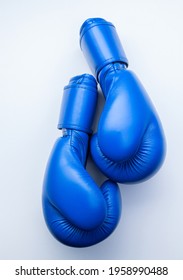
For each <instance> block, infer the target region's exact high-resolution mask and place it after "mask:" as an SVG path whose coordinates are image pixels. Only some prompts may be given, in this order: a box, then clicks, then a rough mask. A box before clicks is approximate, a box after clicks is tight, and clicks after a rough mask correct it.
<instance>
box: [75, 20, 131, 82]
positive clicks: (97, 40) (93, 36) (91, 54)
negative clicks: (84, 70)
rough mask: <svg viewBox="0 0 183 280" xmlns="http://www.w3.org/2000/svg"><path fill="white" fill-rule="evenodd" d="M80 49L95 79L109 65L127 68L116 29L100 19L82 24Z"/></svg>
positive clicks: (126, 61)
mask: <svg viewBox="0 0 183 280" xmlns="http://www.w3.org/2000/svg"><path fill="white" fill-rule="evenodd" d="M80 47H81V49H82V51H83V53H84V55H85V57H86V60H87V61H88V64H89V65H90V68H91V70H92V72H93V74H94V75H95V76H96V77H97V78H98V74H99V72H100V70H101V69H102V68H103V67H104V66H106V65H107V64H109V63H112V62H121V63H124V64H126V66H128V60H127V58H126V55H125V52H124V50H123V47H122V45H121V42H120V40H119V37H118V34H117V32H116V28H115V27H114V25H113V24H112V23H110V22H107V21H106V20H104V19H102V18H91V19H87V20H86V21H85V22H84V23H83V25H82V26H81V29H80Z"/></svg>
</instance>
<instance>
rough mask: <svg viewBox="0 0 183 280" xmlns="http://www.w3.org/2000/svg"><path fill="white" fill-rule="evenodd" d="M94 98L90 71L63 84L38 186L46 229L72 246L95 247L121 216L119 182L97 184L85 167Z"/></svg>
mask: <svg viewBox="0 0 183 280" xmlns="http://www.w3.org/2000/svg"><path fill="white" fill-rule="evenodd" d="M96 102H97V88H96V81H95V79H94V78H93V77H92V76H91V75H87V74H85V75H81V76H76V77H74V78H72V79H71V80H70V82H69V85H68V86H66V87H65V88H64V93H63V100H62V107H61V112H60V118H59V124H58V128H59V129H61V130H62V136H61V137H60V138H59V139H58V140H57V141H56V143H55V145H54V147H53V150H52V152H51V155H50V158H49V161H48V164H47V168H46V172H45V177H44V184H43V196H42V198H43V199H42V201H43V213H44V217H45V221H46V223H47V226H48V228H49V230H50V231H51V233H52V234H53V235H54V236H55V237H56V238H57V239H58V240H59V241H60V242H62V243H64V244H66V245H69V246H73V247H85V246H91V245H94V244H96V243H98V242H100V241H102V240H104V239H105V238H107V237H108V236H109V235H110V234H111V233H112V232H113V230H114V229H115V228H116V226H117V224H118V221H119V219H120V214H121V196H120V191H119V188H118V185H117V184H116V183H114V182H112V181H110V180H108V181H106V182H104V183H103V185H102V186H101V188H99V187H98V186H97V185H96V183H95V182H94V180H93V179H92V178H91V176H90V175H89V174H88V172H87V171H86V169H85V164H86V158H87V150H88V141H89V134H90V133H91V126H92V121H93V116H94V113H95V107H96Z"/></svg>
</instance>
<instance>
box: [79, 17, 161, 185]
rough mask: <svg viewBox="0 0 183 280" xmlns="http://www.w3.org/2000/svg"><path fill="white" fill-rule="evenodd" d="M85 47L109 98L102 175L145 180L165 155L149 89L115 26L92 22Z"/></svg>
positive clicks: (100, 147)
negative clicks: (132, 66)
mask: <svg viewBox="0 0 183 280" xmlns="http://www.w3.org/2000/svg"><path fill="white" fill-rule="evenodd" d="M80 46H81V49H82V51H83V53H84V55H85V57H86V60H87V61H88V64H89V66H90V68H91V71H92V72H93V74H94V75H95V77H96V79H97V80H98V82H99V84H100V87H101V89H102V92H103V94H104V97H105V105H104V108H103V111H102V114H101V116H100V120H99V124H98V129H97V133H96V134H95V135H94V136H93V137H92V140H91V154H92V157H93V160H94V162H95V163H96V165H97V166H98V167H99V168H100V170H101V171H102V172H103V173H104V174H105V175H106V176H107V177H108V178H110V179H112V180H114V181H116V182H120V183H133V182H139V181H143V180H145V179H147V178H150V176H152V175H153V174H155V173H156V172H157V171H158V169H159V168H160V166H161V165H162V162H163V159H164V156H165V146H166V145H165V137H164V133H163V129H162V125H161V123H160V120H159V118H158V115H157V112H156V110H155V108H154V106H153V105H152V102H151V101H150V99H149V97H148V95H147V93H146V91H145V89H144V87H143V85H142V84H141V82H140V81H139V79H138V78H137V76H136V75H135V74H134V73H133V72H132V71H130V70H128V69H127V67H128V60H127V58H126V55H125V53H124V50H123V47H122V45H121V42H120V40H119V37H118V34H117V32H116V29H115V27H114V25H113V24H112V23H110V22H107V21H105V20H104V19H101V18H92V19H88V20H86V21H85V22H84V23H83V25H82V26H81V29H80Z"/></svg>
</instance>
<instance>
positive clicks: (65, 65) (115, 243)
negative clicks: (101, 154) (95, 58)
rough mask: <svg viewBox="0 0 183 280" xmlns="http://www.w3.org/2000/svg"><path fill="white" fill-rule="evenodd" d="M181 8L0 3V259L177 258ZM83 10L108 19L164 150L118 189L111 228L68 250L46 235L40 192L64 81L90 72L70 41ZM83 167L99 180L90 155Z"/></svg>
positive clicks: (181, 240) (182, 170) (181, 184)
mask: <svg viewBox="0 0 183 280" xmlns="http://www.w3.org/2000/svg"><path fill="white" fill-rule="evenodd" d="M182 12H183V2H182V1H181V0H180V1H179V0H174V1H171V0H166V1H165V0H159V1H156V0H149V1H145V0H139V1H136V0H114V1H111V0H110V1H109V0H101V1H100V0H92V1H87V0H77V1H74V0H73V1H69V0H63V1H62V0H50V1H46V0H32V1H28V0H27V1H23V0H22V1H20V0H16V1H14V0H12V1H11V0H6V1H5V0H4V1H3V0H0V259H67V260H69V259H72V260H74V259H76V260H79V259H183V202H182V201H183V165H182V159H183V149H182V145H183V132H182V130H183V125H182V121H183V30H182V28H183V16H182ZM89 17H103V18H105V19H106V20H109V21H111V22H113V23H114V25H115V26H116V28H117V31H118V34H119V36H120V38H121V41H122V44H123V47H124V50H125V52H126V55H127V57H128V60H129V68H130V69H132V70H133V71H134V72H135V73H136V74H137V75H138V77H139V78H140V80H141V81H142V83H143V84H144V86H145V88H146V90H147V91H148V93H149V96H150V97H151V99H152V101H153V103H154V105H155V107H156V109H157V111H158V113H159V116H160V118H161V121H162V123H163V127H164V131H165V135H166V140H167V155H166V160H165V163H164V165H163V167H162V168H161V170H160V171H159V172H158V174H156V175H155V176H154V177H153V178H152V179H150V180H148V181H146V182H144V183H141V184H137V185H133V186H127V185H121V186H120V189H121V194H122V198H123V214H122V218H121V221H120V224H119V226H118V227H117V229H116V230H115V232H114V233H113V234H112V235H111V236H110V237H109V238H107V239H106V240H105V241H103V242H101V243H100V244H97V245H95V246H92V247H89V248H83V249H77V248H71V247H67V246H65V245H62V244H61V243H59V242H58V241H57V240H55V239H54V238H53V237H52V235H51V234H50V233H49V232H48V230H47V227H46V225H45V222H44V219H43V215H42V205H41V193H42V182H43V176H44V171H45V166H46V163H47V159H48V156H49V153H50V151H51V149H52V146H53V144H54V142H55V139H56V138H57V137H58V136H59V135H60V132H59V131H58V130H57V122H58V116H59V111H60V102H61V97H62V90H63V87H64V85H66V84H67V83H68V81H69V79H70V77H72V76H75V75H78V74H82V73H85V72H87V73H90V70H89V67H88V65H87V63H86V61H85V59H84V56H83V54H82V52H81V51H80V47H79V29H80V26H81V24H82V23H83V21H84V20H85V19H87V18H89ZM102 103H103V100H102V97H100V98H99V107H98V112H100V110H102ZM88 170H89V171H90V173H91V175H92V176H93V178H94V179H95V180H96V181H97V182H98V183H101V182H102V181H103V180H104V179H105V178H104V177H103V176H102V174H101V173H99V171H98V170H97V169H96V168H95V167H94V165H93V163H92V162H91V161H90V160H89V164H88Z"/></svg>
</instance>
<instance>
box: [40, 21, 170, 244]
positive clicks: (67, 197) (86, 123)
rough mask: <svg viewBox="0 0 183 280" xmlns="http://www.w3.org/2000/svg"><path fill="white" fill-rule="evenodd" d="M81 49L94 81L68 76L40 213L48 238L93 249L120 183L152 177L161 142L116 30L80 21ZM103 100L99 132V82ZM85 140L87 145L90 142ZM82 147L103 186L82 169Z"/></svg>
mask: <svg viewBox="0 0 183 280" xmlns="http://www.w3.org/2000/svg"><path fill="white" fill-rule="evenodd" d="M80 46H81V49H82V51H83V53H84V55H85V57H86V60H87V62H88V64H89V66H90V68H91V71H92V73H93V75H94V76H95V78H94V77H93V76H92V75H89V74H84V75H81V76H76V77H73V78H72V79H71V80H70V81H69V84H68V85H67V86H66V87H65V88H64V92H63V99H62V105H61V112H60V117H59V124H58V128H59V129H61V133H62V135H61V137H60V138H59V139H57V141H56V143H55V145H54V147H53V150H52V152H51V155H50V158H49V161H48V164H47V168H46V172H45V177H44V184H43V199H42V201H43V213H44V217H45V221H46V223H47V226H48V228H49V230H50V231H51V233H52V234H53V235H54V236H55V237H56V238H57V239H58V240H59V241H60V242H62V243H63V244H66V245H69V246H73V247H86V246H91V245H94V244H96V243H98V242H100V241H102V240H104V239H105V238H107V237H108V236H109V235H110V234H111V233H112V232H113V231H114V229H115V228H116V226H117V224H118V222H119V219H120V215H121V206H122V205H121V195H120V190H119V187H118V185H117V182H119V183H134V182H140V181H143V180H146V179H148V178H150V177H151V176H152V175H153V174H155V173H156V172H157V171H158V169H159V168H160V166H161V165H162V162H163V159H164V155H165V139H164V133H163V129H162V126H161V123H160V120H159V118H158V115H157V113H156V111H155V108H154V107H153V105H152V103H151V101H150V99H149V98H148V95H147V93H146V91H145V89H144V88H143V86H142V84H141V83H140V81H139V80H138V78H137V77H136V75H135V74H134V73H133V72H132V71H129V70H127V67H128V60H127V58H126V55H125V53H124V50H123V47H122V45H121V42H120V40H119V37H118V34H117V31H116V29H115V27H114V25H113V24H112V23H110V22H107V21H106V20H104V19H101V18H92V19H88V20H86V21H85V22H84V23H83V25H82V27H81V30H80ZM96 81H97V82H98V83H99V85H100V87H101V89H102V92H103V94H104V97H105V105H104V108H103V111H102V113H101V116H100V119H99V123H98V129H97V132H96V133H95V134H94V135H92V122H93V118H94V115H95V110H96V104H97V82H96ZM89 140H90V141H89ZM88 147H89V148H90V152H91V155H92V158H93V161H94V162H95V164H96V165H97V166H98V168H99V169H100V170H101V171H102V172H103V174H105V176H106V177H108V178H109V180H107V181H105V182H104V183H103V184H102V186H101V187H99V186H97V184H96V183H95V181H94V180H93V178H92V177H91V176H90V174H89V173H88V172H87V171H86V169H85V166H86V159H87V153H88Z"/></svg>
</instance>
